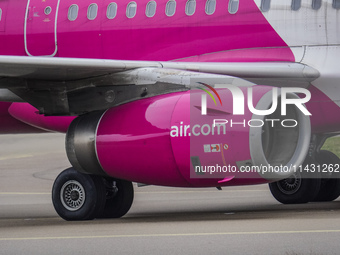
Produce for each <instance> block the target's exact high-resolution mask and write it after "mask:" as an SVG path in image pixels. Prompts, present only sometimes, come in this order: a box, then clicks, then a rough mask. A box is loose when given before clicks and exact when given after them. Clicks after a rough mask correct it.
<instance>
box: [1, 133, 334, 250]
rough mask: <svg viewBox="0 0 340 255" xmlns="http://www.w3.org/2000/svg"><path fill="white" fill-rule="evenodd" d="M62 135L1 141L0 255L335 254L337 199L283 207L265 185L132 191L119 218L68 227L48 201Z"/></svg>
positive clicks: (60, 163)
mask: <svg viewBox="0 0 340 255" xmlns="http://www.w3.org/2000/svg"><path fill="white" fill-rule="evenodd" d="M67 167H69V163H68V161H67V158H66V155H65V151H64V135H60V134H40V135H6V136H4V135H3V136H0V254H139V255H140V254H285V255H295V254H310V255H315V254H340V242H339V239H340V200H337V201H334V202H327V203H309V204H304V205H281V204H279V203H278V202H276V200H275V199H274V198H272V196H271V195H270V192H269V189H268V187H267V185H258V186H245V187H229V188H224V189H223V191H218V190H216V189H213V188H209V189H175V188H164V187H152V186H148V187H142V188H137V187H135V201H134V204H133V206H132V208H131V210H130V212H129V213H128V214H127V215H126V216H125V217H123V218H121V219H105V220H93V221H84V222H67V221H64V220H62V219H61V218H59V217H58V215H57V214H56V212H55V211H54V209H53V206H52V203H51V187H52V184H53V180H54V178H55V177H56V176H57V175H58V173H59V172H60V171H61V170H63V169H65V168H67Z"/></svg>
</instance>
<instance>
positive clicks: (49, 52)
mask: <svg viewBox="0 0 340 255" xmlns="http://www.w3.org/2000/svg"><path fill="white" fill-rule="evenodd" d="M59 2H60V0H28V3H27V7H26V16H25V36H24V38H25V51H26V54H27V55H29V56H55V55H56V53H57V51H58V47H57V19H58V8H59Z"/></svg>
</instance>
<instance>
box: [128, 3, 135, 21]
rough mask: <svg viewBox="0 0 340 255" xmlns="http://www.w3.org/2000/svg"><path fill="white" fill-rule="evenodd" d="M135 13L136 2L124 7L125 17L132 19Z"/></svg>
mask: <svg viewBox="0 0 340 255" xmlns="http://www.w3.org/2000/svg"><path fill="white" fill-rule="evenodd" d="M136 13H137V3H136V2H130V3H129V4H128V5H127V7H126V17H128V18H130V19H131V18H133V17H134V16H136Z"/></svg>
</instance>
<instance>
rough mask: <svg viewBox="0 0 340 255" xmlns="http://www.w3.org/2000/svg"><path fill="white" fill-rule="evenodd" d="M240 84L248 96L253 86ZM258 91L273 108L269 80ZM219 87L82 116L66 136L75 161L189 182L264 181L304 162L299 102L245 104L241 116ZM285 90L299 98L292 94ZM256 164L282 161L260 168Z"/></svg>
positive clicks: (92, 168) (304, 123)
mask: <svg viewBox="0 0 340 255" xmlns="http://www.w3.org/2000/svg"><path fill="white" fill-rule="evenodd" d="M241 90H242V91H243V94H244V98H245V102H246V101H247V87H241ZM252 91H253V93H252V103H253V105H254V107H255V108H256V109H258V110H266V109H272V106H273V97H272V88H271V87H266V86H255V87H253V90H252ZM217 92H218V94H219V96H220V99H221V101H220V102H219V103H216V102H215V103H214V101H213V100H212V99H211V100H210V98H209V97H208V100H207V105H206V106H205V105H204V104H202V100H203V98H204V97H202V95H206V94H205V92H203V91H200V90H195V91H188V92H178V93H173V94H169V95H161V96H156V97H152V98H147V99H143V100H138V101H134V102H131V103H127V104H124V105H120V106H117V107H114V108H111V109H109V110H107V111H106V112H96V113H91V114H88V115H84V116H81V117H78V118H77V119H76V120H74V122H73V123H72V124H71V126H70V128H69V131H68V133H67V138H66V147H67V155H68V157H69V159H70V162H71V164H72V165H73V166H74V167H75V168H76V169H77V170H79V171H81V172H85V173H89V174H99V175H109V176H113V177H116V178H120V179H126V180H131V181H134V182H140V183H146V184H154V185H165V186H183V187H185V186H195V187H207V186H223V185H238V184H255V183H264V182H268V180H273V179H275V180H277V179H283V178H286V177H288V176H289V175H290V174H291V171H292V168H291V166H294V165H296V166H298V165H300V164H302V162H303V160H304V158H305V156H306V154H307V152H308V146H309V142H310V130H311V128H310V122H309V117H308V116H305V115H304V114H303V113H302V112H301V111H300V109H298V108H297V107H295V106H294V105H287V113H286V115H285V116H282V115H281V110H282V109H281V104H280V95H279V100H278V102H279V103H278V104H277V107H276V109H275V111H273V113H271V114H269V115H266V116H265V115H255V114H253V113H252V112H251V111H250V110H249V109H248V106H247V104H246V103H245V107H244V112H243V114H242V115H239V114H233V110H234V109H233V95H232V93H231V91H230V90H228V89H217ZM286 97H287V98H298V97H297V96H296V95H295V94H293V93H288V94H287V95H286ZM202 113H203V115H202ZM254 166H257V167H260V168H259V169H261V167H263V166H267V167H268V166H277V167H279V168H276V171H275V172H270V173H269V172H262V171H260V172H256V171H254ZM280 166H281V167H280ZM283 166H284V167H286V168H284V169H283V168H282V167H283ZM209 167H210V168H209ZM213 167H215V172H212V170H213ZM219 167H220V168H219ZM209 169H210V170H209ZM216 169H219V171H220V172H217V171H216ZM242 169H243V171H241V170H242ZM250 169H252V171H250ZM277 169H279V171H277ZM282 169H283V170H284V171H281V170H282ZM208 170H209V171H208Z"/></svg>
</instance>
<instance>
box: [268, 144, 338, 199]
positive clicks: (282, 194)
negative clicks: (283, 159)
mask: <svg viewBox="0 0 340 255" xmlns="http://www.w3.org/2000/svg"><path fill="white" fill-rule="evenodd" d="M339 163H340V159H339V158H338V157H337V156H336V155H335V154H334V153H332V152H330V151H325V150H322V151H319V152H318V153H316V155H315V160H313V159H312V158H310V157H307V159H306V160H305V162H304V164H303V168H304V167H305V166H308V165H311V164H314V165H320V166H321V169H323V167H322V166H324V167H327V166H334V165H336V164H339ZM325 172H326V175H322V174H323V173H319V177H316V178H315V175H314V176H313V177H314V178H308V177H309V176H308V174H307V173H306V172H305V171H297V172H296V173H294V174H293V175H292V176H290V177H289V178H287V179H284V180H281V181H278V182H273V183H270V184H269V188H270V191H271V193H272V195H273V196H274V197H275V199H276V200H277V201H279V202H281V203H283V204H299V203H308V202H314V201H318V202H323V201H333V200H335V199H337V198H338V197H339V196H340V175H339V174H338V173H334V172H332V171H330V170H327V171H325ZM309 174H310V173H309ZM313 174H318V173H316V172H314V173H313Z"/></svg>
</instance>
